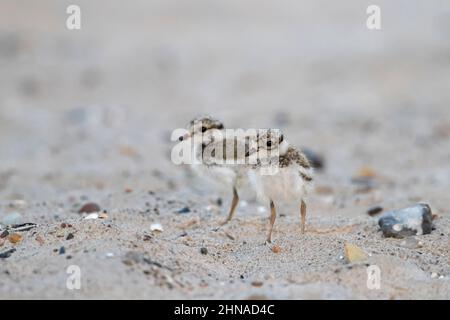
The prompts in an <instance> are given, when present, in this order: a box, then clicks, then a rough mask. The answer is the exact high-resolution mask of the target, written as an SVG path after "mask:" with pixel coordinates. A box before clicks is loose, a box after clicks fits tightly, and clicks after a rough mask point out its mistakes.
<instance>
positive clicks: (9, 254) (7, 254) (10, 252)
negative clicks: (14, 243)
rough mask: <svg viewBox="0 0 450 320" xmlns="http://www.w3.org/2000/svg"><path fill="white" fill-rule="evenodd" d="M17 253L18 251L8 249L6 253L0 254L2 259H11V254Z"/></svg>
mask: <svg viewBox="0 0 450 320" xmlns="http://www.w3.org/2000/svg"><path fill="white" fill-rule="evenodd" d="M15 251H16V249H14V248H11V249H8V250H6V251H2V252H0V259H6V258H9V257H10V256H11V254H13V253H14V252H15Z"/></svg>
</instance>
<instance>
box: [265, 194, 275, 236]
mask: <svg viewBox="0 0 450 320" xmlns="http://www.w3.org/2000/svg"><path fill="white" fill-rule="evenodd" d="M276 217H277V212H276V210H275V204H274V203H273V201H272V200H270V229H269V234H268V235H267V240H266V242H268V243H272V230H273V225H274V223H275V218H276Z"/></svg>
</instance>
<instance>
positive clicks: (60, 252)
mask: <svg viewBox="0 0 450 320" xmlns="http://www.w3.org/2000/svg"><path fill="white" fill-rule="evenodd" d="M58 253H59V254H65V253H66V248H64V247H61V248H59V252H58Z"/></svg>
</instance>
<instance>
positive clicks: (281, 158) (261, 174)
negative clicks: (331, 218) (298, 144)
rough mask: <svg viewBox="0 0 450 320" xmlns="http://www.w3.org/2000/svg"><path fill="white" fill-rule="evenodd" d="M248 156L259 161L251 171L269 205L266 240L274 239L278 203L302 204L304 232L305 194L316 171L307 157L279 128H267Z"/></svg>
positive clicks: (261, 195)
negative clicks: (273, 231)
mask: <svg viewBox="0 0 450 320" xmlns="http://www.w3.org/2000/svg"><path fill="white" fill-rule="evenodd" d="M247 156H249V157H251V156H253V157H255V156H256V161H254V162H256V164H254V165H252V166H251V169H250V170H249V171H248V175H249V178H250V180H251V182H252V183H253V185H254V187H255V189H256V192H257V194H258V197H259V198H260V199H263V200H265V201H268V202H269V204H270V229H269V233H268V235H267V242H269V243H270V242H271V241H272V230H273V225H274V223H275V219H276V215H277V213H276V208H275V204H279V203H286V202H293V201H295V202H297V203H298V204H299V207H300V217H301V232H302V233H304V232H305V223H306V197H307V194H308V192H309V191H310V189H311V187H312V180H313V171H312V167H311V165H310V163H309V161H308V159H307V158H306V156H305V155H304V154H303V153H302V152H301V151H300V150H298V149H296V148H295V147H293V146H291V145H290V144H289V142H288V141H287V140H286V139H285V137H284V135H283V134H282V133H281V131H280V130H276V129H267V130H264V131H263V132H262V133H260V134H258V136H257V140H256V145H255V146H254V147H252V148H251V149H250V150H249V153H248V154H247Z"/></svg>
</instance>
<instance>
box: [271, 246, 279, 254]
mask: <svg viewBox="0 0 450 320" xmlns="http://www.w3.org/2000/svg"><path fill="white" fill-rule="evenodd" d="M272 252H273V253H280V252H281V247H280V246H278V245H274V246H273V247H272Z"/></svg>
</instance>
